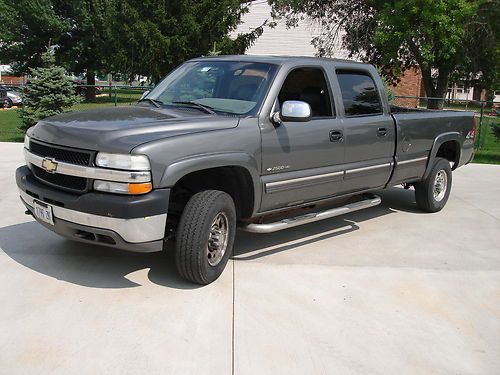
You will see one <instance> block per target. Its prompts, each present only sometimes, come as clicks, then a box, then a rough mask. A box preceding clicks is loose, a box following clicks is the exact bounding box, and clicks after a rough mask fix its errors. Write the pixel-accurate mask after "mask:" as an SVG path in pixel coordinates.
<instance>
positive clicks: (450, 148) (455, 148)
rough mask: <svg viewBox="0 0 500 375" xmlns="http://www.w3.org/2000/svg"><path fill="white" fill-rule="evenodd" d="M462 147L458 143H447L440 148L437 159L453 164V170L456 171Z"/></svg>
mask: <svg viewBox="0 0 500 375" xmlns="http://www.w3.org/2000/svg"><path fill="white" fill-rule="evenodd" d="M459 150H460V146H459V144H458V142H457V141H446V142H444V143H443V144H442V145H441V146H439V149H438V152H437V154H436V157H438V158H444V159H447V160H448V161H450V162H452V163H453V168H452V169H455V168H456V167H457V165H458V162H459V157H460V152H459Z"/></svg>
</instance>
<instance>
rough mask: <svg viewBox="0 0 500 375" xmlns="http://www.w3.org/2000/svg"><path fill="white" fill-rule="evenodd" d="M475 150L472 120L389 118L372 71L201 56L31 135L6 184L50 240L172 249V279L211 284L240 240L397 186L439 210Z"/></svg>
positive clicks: (467, 116) (325, 63)
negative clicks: (151, 83)
mask: <svg viewBox="0 0 500 375" xmlns="http://www.w3.org/2000/svg"><path fill="white" fill-rule="evenodd" d="M474 138H475V121H474V115H473V113H470V112H458V111H456V112H453V111H427V110H408V109H402V108H395V107H392V108H391V106H390V105H389V103H388V100H387V96H386V93H385V90H384V86H383V83H382V81H381V79H380V77H379V76H378V74H377V71H376V70H375V68H374V67H372V66H370V65H366V64H360V63H355V62H350V61H342V60H335V59H320V58H304V57H258V56H224V57H210V58H198V59H194V60H191V61H188V62H186V63H184V64H182V65H181V66H180V67H178V68H177V69H175V70H174V71H173V72H172V73H171V74H169V75H168V76H167V77H166V78H165V79H164V80H163V81H161V82H160V83H159V84H158V85H157V86H156V87H155V88H154V89H153V90H152V91H151V92H149V93H147V95H145V96H144V97H143V98H142V99H141V100H140V101H139V103H138V104H137V105H133V106H127V107H118V108H105V109H95V110H88V111H74V112H67V113H63V114H60V115H57V116H54V117H51V118H47V119H44V120H43V121H40V122H39V123H38V124H37V125H36V126H34V127H32V128H31V129H29V131H28V132H27V135H26V139H25V148H24V153H25V158H26V164H27V165H26V166H22V167H20V168H19V169H18V170H17V173H16V180H17V185H18V187H19V191H20V196H21V199H22V201H23V203H24V204H25V205H26V207H27V209H28V210H27V211H26V212H27V213H28V214H31V215H33V216H34V217H35V219H36V220H37V221H38V222H40V223H41V224H42V225H44V226H45V227H47V228H48V229H50V230H52V231H54V232H56V233H59V234H61V235H62V236H65V237H67V238H70V239H73V240H77V241H82V242H86V243H92V244H98V245H105V246H112V247H116V248H121V249H128V250H134V251H142V252H152V251H161V250H163V249H165V248H166V247H167V246H166V245H167V244H168V245H169V246H168V247H170V246H172V247H174V248H175V258H176V265H177V269H178V271H179V273H180V274H181V275H182V277H184V278H186V279H188V280H191V281H193V282H195V283H199V284H208V283H210V282H212V281H214V280H215V279H216V278H217V277H218V276H219V275H220V274H221V273H222V271H223V270H224V267H225V265H226V263H227V261H228V258H229V257H230V255H231V253H232V250H233V244H234V239H235V232H236V228H237V227H239V228H241V229H243V230H247V231H250V232H254V233H268V232H274V231H277V230H283V229H287V228H292V227H294V226H297V225H301V224H305V223H311V222H314V221H317V220H321V219H326V218H329V217H333V216H337V215H340V214H344V213H347V212H351V211H355V210H360V209H364V208H368V207H372V206H375V205H377V204H379V203H380V198H379V197H377V196H376V195H373V194H372V193H371V192H372V191H374V190H377V189H383V188H387V187H390V186H394V185H398V184H403V185H405V186H406V187H410V186H413V187H414V188H415V196H416V202H417V204H418V206H419V207H420V208H422V209H423V210H425V211H428V212H436V211H439V210H441V208H443V206H444V205H445V204H446V201H447V199H448V196H449V194H450V189H451V181H452V170H453V169H456V168H458V167H460V166H462V165H464V164H466V163H468V162H470V160H471V159H472V157H473V151H474Z"/></svg>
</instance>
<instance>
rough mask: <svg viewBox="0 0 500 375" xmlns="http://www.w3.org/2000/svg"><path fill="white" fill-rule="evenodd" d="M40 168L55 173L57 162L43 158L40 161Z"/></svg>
mask: <svg viewBox="0 0 500 375" xmlns="http://www.w3.org/2000/svg"><path fill="white" fill-rule="evenodd" d="M42 168H43V169H45V170H46V171H47V172H50V173H55V172H56V170H57V162H56V161H55V160H54V159H52V158H45V159H43V160H42Z"/></svg>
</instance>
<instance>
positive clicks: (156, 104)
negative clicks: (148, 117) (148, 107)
mask: <svg viewBox="0 0 500 375" xmlns="http://www.w3.org/2000/svg"><path fill="white" fill-rule="evenodd" d="M140 102H150V103H152V104H153V105H154V106H155V107H156V108H160V107H161V106H162V104H163V102H162V101H161V100H157V99H151V98H142V99H140V100H139V101H138V103H140Z"/></svg>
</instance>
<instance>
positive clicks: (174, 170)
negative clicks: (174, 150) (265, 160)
mask: <svg viewBox="0 0 500 375" xmlns="http://www.w3.org/2000/svg"><path fill="white" fill-rule="evenodd" d="M257 166H258V164H257V161H256V160H255V159H254V158H253V157H252V156H250V155H249V154H247V153H244V152H224V153H216V154H202V155H196V156H192V157H189V158H186V159H181V160H178V161H175V162H174V163H172V164H170V165H169V166H168V167H167V168H166V169H165V172H164V173H163V176H162V178H161V181H160V186H162V187H172V186H174V185H175V184H176V183H177V181H179V180H180V179H181V178H182V177H184V176H186V175H188V174H190V173H192V172H197V171H201V170H204V169H210V168H217V167H243V168H245V169H246V170H247V171H248V172H249V173H250V176H251V177H252V182H253V190H254V202H255V203H254V212H255V210H256V209H257V208H258V207H259V205H260V200H261V196H262V189H261V186H260V174H259V171H258V167H257Z"/></svg>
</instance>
